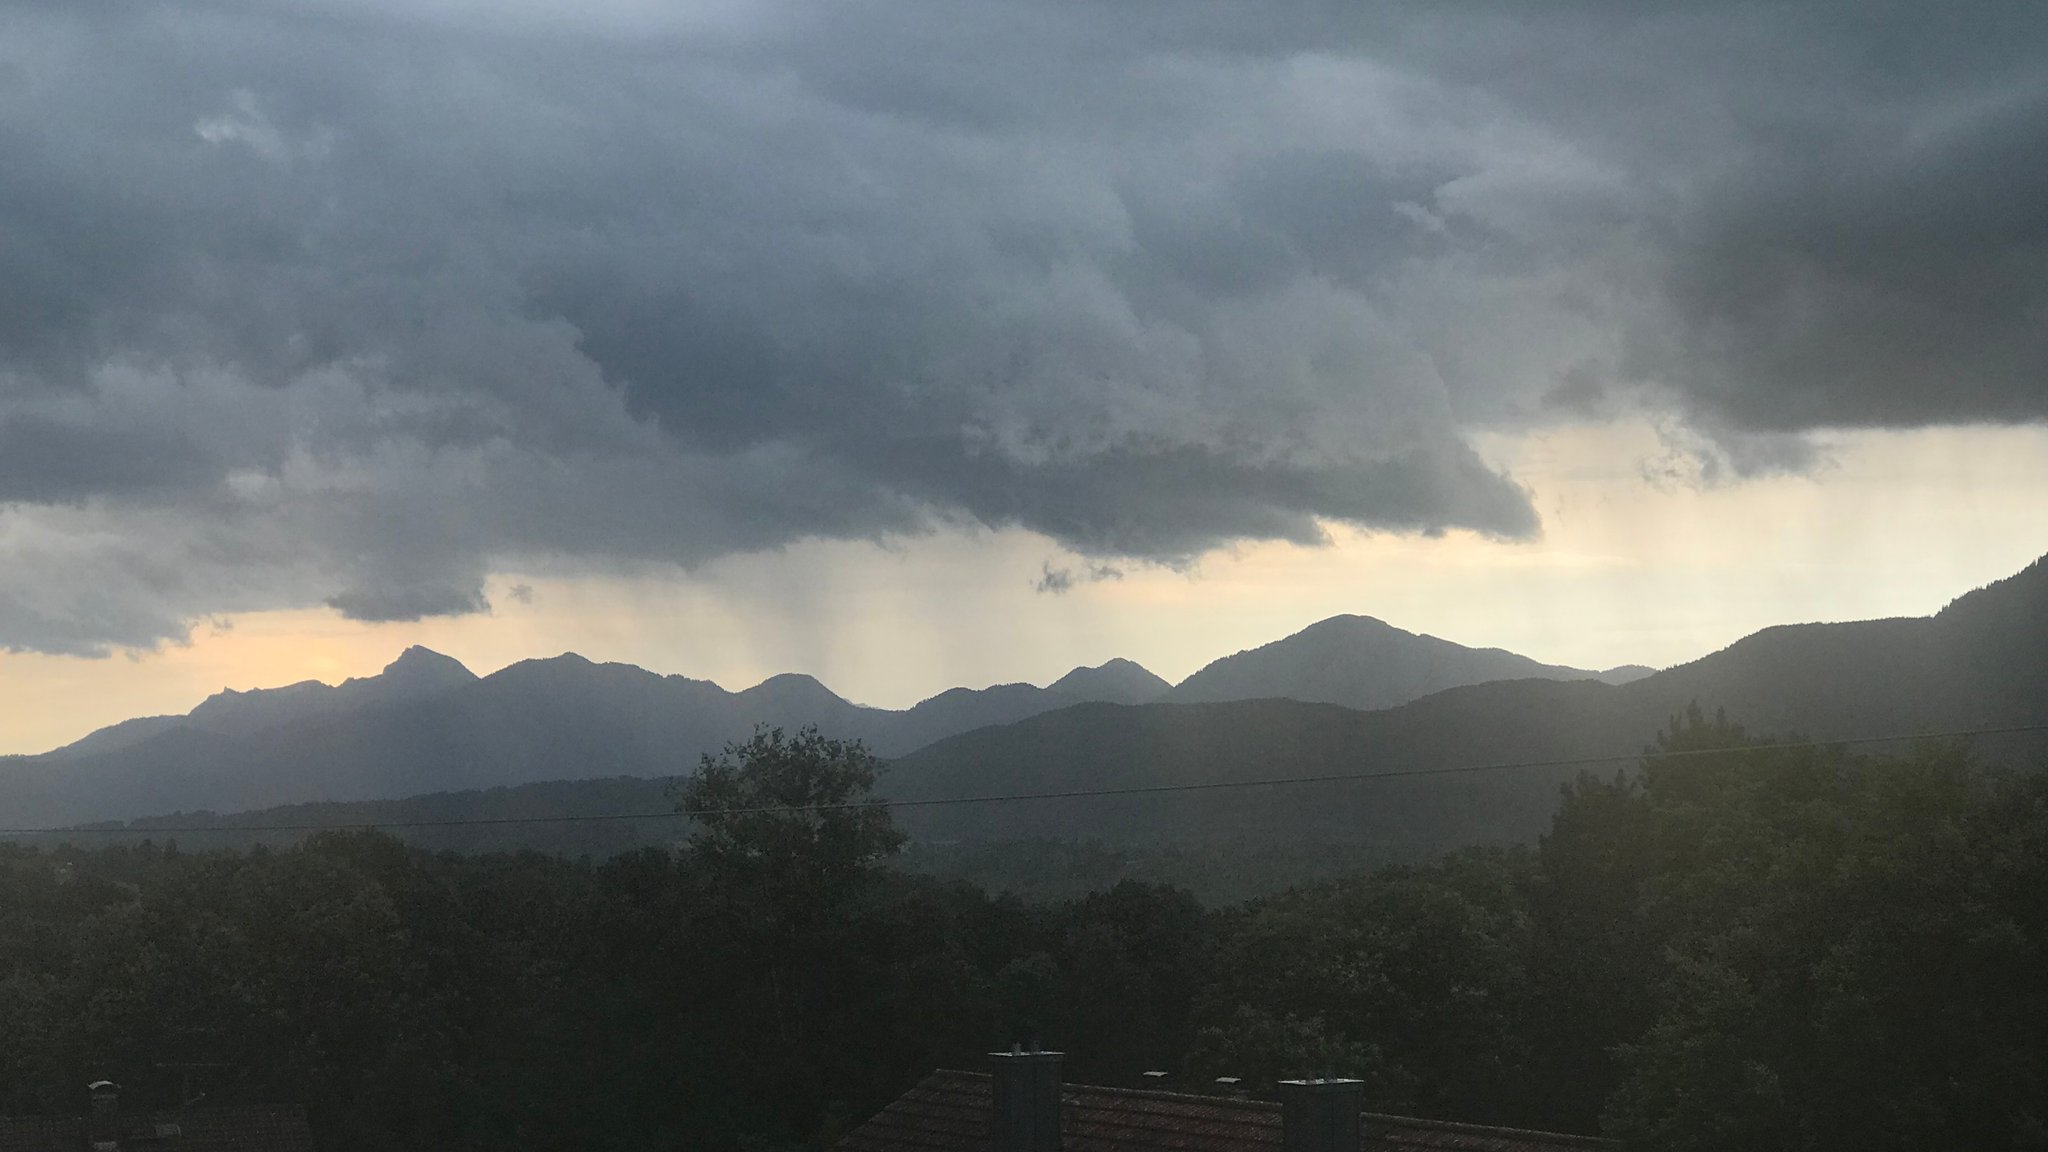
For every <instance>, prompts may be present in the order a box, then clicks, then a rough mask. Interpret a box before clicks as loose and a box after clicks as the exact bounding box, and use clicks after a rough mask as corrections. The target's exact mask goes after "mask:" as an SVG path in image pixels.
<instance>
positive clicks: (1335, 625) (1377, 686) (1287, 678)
mask: <svg viewBox="0 0 2048 1152" xmlns="http://www.w3.org/2000/svg"><path fill="white" fill-rule="evenodd" d="M1597 675H1598V673H1595V672H1588V671H1584V670H1581V669H1577V668H1562V667H1557V666H1554V665H1549V664H1543V663H1539V662H1537V661H1535V660H1531V659H1529V658H1528V657H1526V656H1518V655H1516V654H1515V653H1513V652H1507V651H1504V650H1502V649H1499V648H1468V647H1466V646H1464V645H1462V644H1458V643H1456V642H1454V641H1450V640H1445V639H1443V638H1441V637H1438V636H1430V635H1426V634H1422V633H1416V632H1410V631H1408V630H1407V629H1405V628H1398V627H1396V626H1394V625H1392V624H1389V623H1387V622H1386V621H1384V620H1380V619H1378V618H1376V617H1372V616H1351V615H1344V616H1331V617H1329V618H1327V619H1324V620H1318V621H1316V622H1315V623H1314V624H1311V625H1309V626H1308V627H1306V628H1303V629H1301V630H1300V631H1299V632H1296V633H1294V634H1293V635H1291V636H1288V637H1287V638H1285V639H1282V640H1275V641H1274V642H1272V643H1271V644H1265V645H1262V646H1260V647H1258V648H1253V649H1250V650H1248V651H1244V652H1239V653H1237V654H1236V655H1234V656H1226V657H1224V658H1223V659H1221V660H1217V661H1214V662H1213V663H1211V664H1209V665H1208V666H1207V667H1204V668H1203V669H1201V670H1200V671H1198V672H1196V673H1195V674H1194V675H1192V676H1190V677H1188V678H1187V679H1186V680H1183V681H1181V682H1180V684H1179V685H1177V686H1175V687H1174V689H1173V690H1172V691H1171V692H1170V693H1168V694H1167V696H1166V699H1168V700H1171V701H1175V702H1179V703H1207V702H1214V701H1223V700H1260V699H1278V698H1287V699H1293V700H1301V701H1306V702H1311V703H1321V704H1339V705H1342V706H1344V707H1346V708H1360V709H1368V710H1369V709H1376V708H1392V707H1395V706H1396V705H1400V704H1405V703H1407V702H1408V701H1410V700H1415V699H1419V698H1421V697H1423V696H1427V695H1429V694H1431V693H1433V692H1441V691H1443V690H1444V689H1446V688H1457V687H1462V686H1464V685H1467V684H1481V683H1485V682H1486V681H1489V680H1522V679H1531V678H1540V679H1546V680H1579V679H1592V678H1594V677H1595V676H1597ZM1625 675H1626V673H1624V676H1625Z"/></svg>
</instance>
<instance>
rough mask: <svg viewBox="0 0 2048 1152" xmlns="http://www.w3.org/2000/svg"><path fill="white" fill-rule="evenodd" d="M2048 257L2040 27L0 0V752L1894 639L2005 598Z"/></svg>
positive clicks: (1453, 12)
mask: <svg viewBox="0 0 2048 1152" xmlns="http://www.w3.org/2000/svg"><path fill="white" fill-rule="evenodd" d="M2043 205H2048V5H2044V4H2040V3H2038V2H2034V0H2024V2H2022V0H2014V2H2010V3H1989V2H1983V3H1973V2H1962V3H1951V4H1934V3H1927V2H1926V0H1916V2H1913V3H1903V2H1893V0H1842V2H1827V3H1820V2H1814V3H1801V2H1796V0H1784V2H1773V3H1756V2H1749V3H1717V2H1714V0H1686V2H1682V3H1681V2H1676V0H1673V2H1668V3H1667V2H1656V0H1557V2H1552V3H1542V4H1528V3H1511V2H1507V0H1500V2H1492V0H1461V2H1457V3H1444V2H1443V0H1431V2H1428V3H1421V2H1416V3H1402V2H1393V3H1384V4H1359V3H1356V0H1349V2H1331V3H1315V2H1301V3H1280V4H1251V3H1245V2H1241V0H1240V2H1233V3H1220V2H1217V3H1212V2H1205V0H1157V2H1153V0H1119V2H1115V3H1087V2H1075V0H1000V2H982V0H945V2H943V3H939V2H926V0H831V2H819V3H791V2H783V0H744V2H742V0H713V2H709V3H696V4H692V3H669V2H660V3H657V2H652V0H592V2H591V3H587V4H582V5H561V4H558V3H540V2H537V0H496V2H494V3H484V2H482V0H298V2H295V3H291V4H278V3H258V2H256V0H154V2H152V3H148V4H114V3H99V2H84V0H45V2H28V0H0V687H5V686H8V685H12V686H14V687H15V689H16V691H14V692H13V693H12V694H11V696H10V697H9V698H10V699H11V700H12V701H13V703H11V704H10V703H9V702H7V701H0V737H5V738H0V750H30V749H31V748H33V747H37V746H47V744H48V743H51V742H54V739H46V737H55V736H58V735H61V734H63V733H64V732H66V731H68V730H70V729H79V730H82V727H81V726H83V727H89V726H90V723H88V721H91V722H93V723H98V722H104V721H105V720H107V719H115V718H119V716H120V715H126V714H129V713H128V711H124V709H133V708H135V707H138V706H142V705H153V706H155V707H157V708H166V707H175V708H177V709H179V710H182V709H183V708H185V707H189V706H190V704H191V703H193V702H196V699H197V695H192V693H195V692H197V693H198V694H203V693H204V691H210V690H212V689H213V688H216V687H219V686H220V684H219V683H216V682H212V681H214V680H216V679H223V678H228V677H247V678H248V681H247V682H243V683H238V684H237V686H240V687H248V686H252V685H253V684H254V683H265V682H275V681H277V680H280V679H281V680H291V679H298V678H300V677H302V676H309V675H327V674H329V673H334V674H343V673H347V672H360V671H364V670H374V667H375V666H376V665H378V664H381V663H382V662H383V660H385V659H388V658H389V655H390V653H391V652H395V651H396V646H402V645H403V643H405V642H408V641H409V640H410V639H416V638H440V639H441V641H442V642H443V643H444V644H446V645H448V646H452V647H454V648H457V649H462V648H465V646H466V647H467V651H468V653H469V656H468V658H470V659H471V660H472V661H481V662H482V663H484V664H486V665H495V664H500V663H503V662H505V661H507V660H510V659H516V658H517V657H518V656H521V655H537V654H548V653H547V652H545V651H538V650H534V649H536V648H538V647H539V646H544V645H545V646H552V650H556V651H558V650H560V649H561V648H565V647H575V648H596V649H600V650H603V649H606V648H607V647H608V646H609V648H610V650H611V653H613V654H616V655H617V657H618V658H633V659H637V660H639V661H640V662H643V663H647V664H649V665H650V666H654V667H658V668H660V669H661V670H663V671H678V672H687V673H690V674H692V675H699V676H709V675H716V676H719V677H721V678H723V679H730V678H733V677H744V676H747V675H752V674H753V673H754V672H756V671H759V672H762V673H763V674H765V673H766V672H768V671H777V670H781V669H782V668H784V667H791V666H800V670H804V671H812V672H816V673H818V674H820V675H827V676H828V677H829V675H830V674H834V673H836V674H837V675H838V676H839V677H840V679H839V680H837V681H833V686H834V687H836V688H838V689H839V690H840V691H842V692H843V693H845V694H847V695H849V696H852V697H855V698H862V699H871V700H876V701H879V702H885V703H898V704H900V703H908V702H909V701H910V700H914V699H915V698H917V696H918V695H921V694H923V693H925V692H928V691H936V690H938V689H939V688H942V687H944V686H946V685H947V684H949V683H959V682H976V681H978V682H981V683H986V682H989V681H991V680H1003V679H1017V678H1044V677H1045V676H1046V675H1047V674H1048V673H1050V674H1052V675H1056V674H1057V672H1058V671H1059V670H1060V668H1062V667H1063V666H1065V665H1069V664H1072V663H1077V662H1081V661H1083V660H1087V661H1088V662H1094V661H1095V660H1099V659H1102V658H1106V657H1107V656H1109V655H1118V654H1122V655H1129V656H1132V657H1135V658H1138V659H1140V660H1145V661H1147V662H1149V663H1154V664H1159V665H1163V666H1162V667H1160V668H1159V670H1160V671H1161V672H1162V673H1165V674H1168V675H1184V674H1185V673H1186V672H1187V671H1191V670H1192V666H1194V665H1198V664H1199V663H1200V662H1201V660H1203V659H1207V658H1209V657H1212V656H1215V655H1220V654H1223V653H1226V652H1228V651H1231V650H1234V649H1235V648H1237V647H1242V646H1244V645H1245V644H1248V643H1257V642H1261V641H1263V640H1267V639H1272V638H1274V637H1275V636H1276V635H1278V634H1280V632H1284V631H1286V630H1291V628H1292V627H1298V626H1300V624H1303V623H1307V622H1308V621H1309V620H1311V619H1313V618H1315V616H1316V615H1317V614H1321V615H1327V614H1329V613H1330V612H1334V611H1354V612H1362V613H1369V614H1373V615H1380V616H1383V617H1385V618H1387V619H1389V620H1392V621H1393V622H1395V623H1397V624H1403V625H1404V626H1408V627H1433V628H1434V629H1435V630H1437V631H1439V632H1441V633H1442V634H1447V635H1453V638H1456V639H1460V640H1463V641H1466V642H1468V643H1481V644H1503V645H1505V646H1509V647H1515V646H1517V645H1518V644H1519V645H1524V646H1536V647H1542V648H1543V649H1544V650H1541V651H1531V653H1530V654H1532V655H1535V656H1538V657H1539V658H1543V659H1553V660H1574V661H1578V662H1588V663H1590V662H1595V661H1598V660H1606V659H1607V657H1609V656H1612V657H1615V659H1613V660H1607V662H1619V661H1620V660H1622V659H1634V660H1643V661H1647V662H1653V663H1661V662H1669V661H1673V660H1678V659H1684V658H1688V657H1689V656H1692V655H1698V654H1700V652H1702V651H1704V650H1706V648H1708V647H1711V646H1712V645H1713V644H1716V643H1725V642H1726V640H1728V639H1732V638H1734V636H1735V635H1739V634H1740V632H1741V630H1745V629H1746V628H1748V627H1753V626H1760V625H1761V624H1764V623H1770V622H1772V621H1774V620H1778V619H1810V618H1817V617H1842V616H1850V615H1854V614H1857V613H1860V612H1863V611H1866V610H1900V611H1904V610H1916V611H1924V610H1929V609H1931V608H1934V607H1938V606H1939V603H1940V601H1941V600H1942V599H1943V598H1945V597H1946V596H1947V595H1953V594H1955V593H1957V592H1961V591H1963V590H1964V589H1965V588H1966V587H1967V586H1968V585H1969V584H1971V583H1976V582H1981V581H1982V580H1985V579H1991V578H1995V577H1996V576H1999V575H2004V574H2006V572H2007V571H2009V570H2010V569H2011V568H2015V567H2017V566H2019V564H2023V563H2024V562H2025V560H2026V559H2027V558H2030V557H2031V556H2033V555H2038V554H2039V553H2041V552H2043V551H2048V523H2044V521H2043V520H2042V519H2041V517H2040V515H2039V514H2038V513H2036V512H2035V511H2034V510H2033V509H2034V506H2035V505H2037V504H2040V503H2048V463H2044V458H2048V440H2044V439H2043V436H2042V433H2041V428H2042V422H2043V420H2044V418H2048V210H2044V208H2043ZM1653 526H1654V527H1653ZM1646 531H1647V533H1648V534H1647V535H1646ZM1905 532H1911V533H1913V535H1902V533H1905ZM1674 542H1675V543H1674ZM1714 557H1721V558H1723V559H1722V560H1720V561H1718V562H1717V561H1715V560H1714V559H1713V558H1714ZM1728 557H1740V558H1741V560H1740V563H1739V564H1733V563H1731V562H1729V561H1728V560H1727V559H1726V558H1728ZM1823 569H1824V571H1823ZM1450 570H1455V571H1457V572H1460V573H1465V574H1466V576H1465V577H1462V578H1460V579H1448V578H1445V577H1443V576H1442V573H1443V572H1445V571H1450ZM1594 571H1597V572H1601V573H1605V575H1602V576H1599V577H1597V578H1595V577H1593V576H1590V575H1587V574H1588V573H1590V572H1594ZM1729 571H1736V572H1739V573H1748V574H1749V577H1748V578H1749V580H1750V583H1749V584H1744V583H1743V582H1742V579H1741V578H1740V577H1737V578H1734V579H1733V580H1732V581H1731V579H1730V578H1729V577H1728V576H1727V575H1726V573H1727V572H1729ZM1717 573H1718V575H1717ZM1802 573H1804V574H1805V575H1801V574H1802ZM1815 573H1820V574H1815ZM1571 574H1577V575H1576V576H1573V577H1572V578H1569V579H1568V578H1567V576H1570V575H1571ZM1852 580H1861V581H1863V583H1862V585H1860V586H1857V587H1849V586H1847V585H1848V583H1849V582H1850V581H1852ZM1631 581H1633V583H1631ZM1623 588H1627V589H1632V590H1630V591H1626V592H1618V591H1617V589H1623ZM1687 590H1690V593H1689V598H1690V599H1692V600H1693V601H1694V602H1693V603H1689V604H1686V605H1683V606H1678V605H1666V604H1662V603H1661V602H1662V601H1664V600H1666V599H1667V598H1668V597H1671V596H1674V595H1678V594H1681V593H1686V592H1687ZM1930 601H1931V602H1930ZM1660 610H1661V611H1662V612H1663V613H1664V615H1663V616H1662V617H1661V618H1662V619H1663V620H1664V621H1665V624H1663V625H1657V624H1656V623H1655V621H1656V620H1657V619H1659V612H1660ZM1680 619H1688V620H1693V619H1696V620H1697V621H1700V622H1699V623H1696V624H1695V625H1693V626H1689V627H1679V626H1678V625H1677V623H1675V622H1676V621H1678V620H1680ZM1532 621H1533V622H1534V623H1532ZM1659 628H1663V629H1664V631H1659ZM1275 629H1278V630H1279V631H1275ZM238 637H239V638H238ZM257 637H268V638H269V639H267V640H265V641H263V642H262V643H259V641H258V639H257ZM337 645H339V647H337ZM1112 645H1114V646H1115V649H1116V650H1111V647H1112ZM1631 645H1634V647H1631ZM387 649H388V650H387ZM522 649H524V650H522ZM342 652H346V653H347V655H346V656H345V657H344V656H343V655H338V654H337V653H342ZM457 654H458V655H460V654H462V653H461V652H458V653H457ZM596 654H606V653H605V652H603V651H600V652H598V653H596ZM1198 654H1199V656H1198ZM110 655H111V656H114V657H116V658H115V659H106V657H108V656H110ZM122 656H126V657H129V658H128V659H121V658H119V657H122ZM337 661H339V662H340V663H339V665H337V664H336V662H337ZM323 662H324V663H323ZM364 663H367V664H368V668H367V669H366V668H364V667H361V666H360V665H362V664H364ZM481 670H488V668H485V669H481ZM733 686H739V685H733ZM185 695H189V696H190V698H189V699H183V698H182V696H185ZM10 732H11V735H8V733H10ZM70 734H72V735H75V734H76V732H71V733H70ZM66 738H68V737H66Z"/></svg>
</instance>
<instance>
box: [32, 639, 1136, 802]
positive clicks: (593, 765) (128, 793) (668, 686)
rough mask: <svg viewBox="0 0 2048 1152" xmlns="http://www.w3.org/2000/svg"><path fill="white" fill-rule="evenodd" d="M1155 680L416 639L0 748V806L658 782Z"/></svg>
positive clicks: (896, 739)
mask: <svg viewBox="0 0 2048 1152" xmlns="http://www.w3.org/2000/svg"><path fill="white" fill-rule="evenodd" d="M1148 681H1149V684H1148ZM1153 684H1156V685H1159V686H1162V687H1163V684H1164V682H1163V681H1159V680H1158V678H1157V677H1154V676H1152V675H1151V673H1149V672H1146V671H1145V670H1144V669H1142V668H1139V667H1138V666H1137V665H1135V664H1131V663H1130V662H1128V661H1122V662H1113V663H1112V664H1108V665H1104V666H1103V667H1101V668H1092V669H1087V668H1084V669H1075V670H1074V671H1073V672H1070V673H1068V674H1067V675H1066V676H1065V677H1062V678H1061V680H1060V681H1058V682H1057V683H1056V685H1055V686H1053V687H1050V688H1039V687H1036V686H1034V685H1030V684H1000V685H996V686H995V687H992V688H986V689H981V690H973V689H964V688H960V689H953V690H951V691H949V692H943V693H940V694H939V695H937V696H934V697H932V698H931V699H929V700H925V701H922V702H920V703H919V704H917V705H916V706H915V707H912V708H908V709H904V710H902V711H891V710H887V709H880V708H867V707H862V706H860V705H857V704H853V703H850V702H848V701H846V700H844V699H842V698H841V697H839V696H838V695H836V694H835V693H833V692H832V691H831V690H830V689H828V688H826V687H825V686H824V685H823V684H820V683H819V682H818V681H817V680H815V679H813V678H811V677H809V676H801V675H782V676H775V677H771V678H769V679H767V680H764V681H762V682H761V683H760V684H757V685H755V686H753V687H751V688H748V689H745V690H744V691H740V692H728V691H727V690H725V689H724V688H721V687H720V686H718V685H717V684H714V683H712V682H710V681H708V680H692V679H689V678H688V677H683V676H661V675H657V674H655V673H653V672H649V671H647V670H646V669H643V668H637V667H634V666H632V665H629V664H597V663H593V662H591V661H589V660H586V659H584V658H583V657H581V656H578V655H575V654H573V653H571V654H565V655H562V656H557V657H553V658H549V659H541V660H526V661H522V662H520V663H518V664H514V665H511V666H510V667H507V668H504V669H502V670H500V671H498V672H495V673H493V674H492V675H490V676H487V677H484V678H482V679H478V678H476V677H475V676H472V675H471V674H470V673H469V672H468V670H467V669H464V668H462V666H461V665H460V664H457V663H456V662H455V661H453V660H450V659H448V658H447V657H445V656H440V655H438V654H436V653H432V652H428V651H427V650H426V649H422V648H414V649H408V650H407V652H406V653H405V654H404V655H402V656H401V657H400V658H399V659H398V660H396V661H394V662H393V663H392V664H391V665H390V666H389V667H388V668H386V669H385V672H384V674H383V675H381V676H377V677H365V678H362V679H357V680H350V681H348V682H346V683H344V684H341V685H336V686H332V687H330V686H328V685H324V684H320V683H317V682H308V683H305V684H297V685H292V686H289V687H287V688H283V689H273V690H262V691H255V692H223V693H221V694H220V695H217V696H214V697H211V698H209V699H208V700H207V701H206V702H205V703H204V704H202V705H200V706H199V707H198V708H196V709H194V710H193V712H192V713H191V714H189V715H187V716H183V717H152V718H149V719H148V720H147V721H144V722H130V723H128V724H126V725H116V726H114V727H113V728H110V729H102V730H101V731H100V732H97V733H94V734H93V735H92V736H90V737H87V738H86V739H85V740H82V741H79V742H78V743H76V744H73V745H70V746H69V747H67V748H65V749H60V750H59V751H58V752H56V753H51V754H46V755H43V756H34V757H16V758H11V759H6V760H0V807H4V808H5V809H6V810H8V811H10V813H11V814H12V818H13V820H14V821H15V822H18V823H19V824H21V825H47V824H68V823H76V822H79V821H86V820H104V819H127V818H132V817H137V816H142V815H146V814H148V813H152V812H163V811H169V810H174V809H190V808H206V809H212V810H216V811H241V810H245V809H251V808H258V807H266V806H273V805H280V804H292V803H300V802H308V801H317V800H374V799H385V798H396V797H402V796H407V795H412V794H416V793H421V792H427V791H436V790H462V789H476V788H488V787H493V786H500V785H520V784H527V783H533V782H538V781H547V780H563V779H585V778H591V777H608V776H640V777H659V776H668V775H672V774H675V773H679V772H687V771H691V770H693V769H694V768H695V767H696V765H697V760H698V758H699V757H700V756H701V755H703V754H704V753H707V752H715V751H717V750H718V749H719V748H721V747H723V746H724V745H725V744H726V743H727V742H728V741H732V740H738V739H742V738H744V737H745V736H746V735H748V734H749V733H750V732H752V731H753V729H754V726H755V725H756V724H770V725H776V726H780V727H783V728H791V729H793V728H797V727H800V726H802V725H804V724H816V725H818V726H819V727H820V728H821V729H822V730H824V731H825V732H827V733H829V734H832V735H836V736H842V737H849V738H859V739H863V740H866V741H867V742H868V743H869V745H870V746H871V747H873V748H874V749H875V750H876V751H877V752H880V753H882V754H884V755H895V754H900V753H903V752H907V751H910V750H911V749H913V748H917V747H920V746H922V745H924V744H928V743H930V742H931V741H933V740H937V739H941V738H943V737H946V736H950V735H953V734H955V733H958V732H961V731H965V730H967V729H970V728H976V727H982V726H986V725H990V724H1007V723H1011V722H1013V721H1016V720H1020V719H1023V718H1024V717H1027V716H1031V715H1034V714H1037V713H1040V712H1044V711H1047V710H1050V709H1054V708H1061V707H1066V706H1069V705H1072V704H1075V703H1080V702H1084V701H1087V700H1091V699H1095V698H1097V696H1096V695H1095V694H1096V693H1100V694H1102V695H1103V696H1105V697H1108V698H1113V699H1130V698H1133V697H1134V696H1137V695H1142V694H1144V693H1145V692H1147V691H1148V689H1149V687H1150V686H1151V685H1153Z"/></svg>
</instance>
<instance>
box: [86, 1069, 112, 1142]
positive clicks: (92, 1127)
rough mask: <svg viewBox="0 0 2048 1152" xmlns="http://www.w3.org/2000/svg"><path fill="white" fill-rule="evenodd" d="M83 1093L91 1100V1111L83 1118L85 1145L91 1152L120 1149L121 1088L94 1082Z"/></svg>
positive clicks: (102, 1082) (103, 1081)
mask: <svg viewBox="0 0 2048 1152" xmlns="http://www.w3.org/2000/svg"><path fill="white" fill-rule="evenodd" d="M85 1091H86V1095H87V1096H89V1097H91V1099H92V1111H91V1112H90V1113H89V1114H88V1115H87V1116H86V1118H85V1140H86V1143H87V1144H88V1145H90V1146H91V1148H92V1152H116V1149H118V1148H120V1147H121V1086H120V1085H119V1084H116V1083H114V1082H113V1081H112V1080H95V1081H93V1082H92V1083H90V1084H88V1085H86V1086H85Z"/></svg>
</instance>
